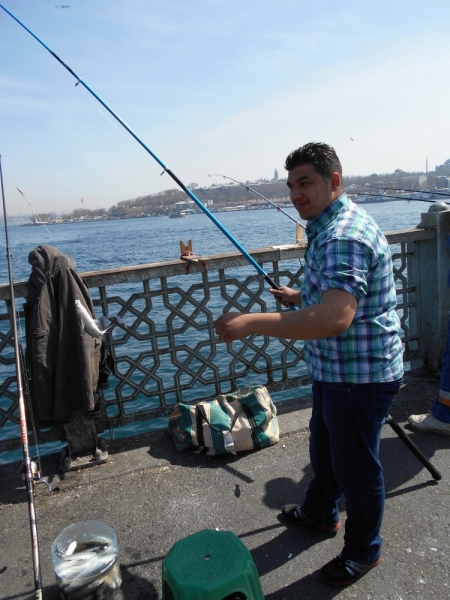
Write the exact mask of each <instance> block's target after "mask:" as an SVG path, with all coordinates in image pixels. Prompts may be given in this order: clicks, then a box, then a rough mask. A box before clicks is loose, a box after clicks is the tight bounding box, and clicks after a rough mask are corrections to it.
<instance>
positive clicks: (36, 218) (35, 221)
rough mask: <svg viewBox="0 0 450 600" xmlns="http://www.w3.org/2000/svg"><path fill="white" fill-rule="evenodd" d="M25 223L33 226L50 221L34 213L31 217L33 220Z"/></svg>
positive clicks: (46, 223)
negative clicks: (43, 219)
mask: <svg viewBox="0 0 450 600" xmlns="http://www.w3.org/2000/svg"><path fill="white" fill-rule="evenodd" d="M25 225H29V226H31V227H33V226H35V225H48V221H41V218H40V217H39V216H38V215H33V216H32V217H31V221H28V223H25Z"/></svg>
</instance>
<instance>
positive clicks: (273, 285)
mask: <svg viewBox="0 0 450 600" xmlns="http://www.w3.org/2000/svg"><path fill="white" fill-rule="evenodd" d="M0 8H2V9H3V10H4V11H5V12H6V13H7V14H8V15H9V16H10V17H11V18H12V19H14V21H16V23H18V24H19V25H20V26H21V27H23V29H25V31H28V33H29V34H30V35H31V36H32V37H34V39H35V40H36V41H37V42H39V43H40V44H41V45H42V46H43V47H44V48H45V49H46V50H48V52H50V54H51V55H52V56H53V57H54V58H56V60H57V61H58V62H59V63H60V64H61V65H62V66H63V67H64V68H65V69H67V71H69V73H70V74H71V75H73V76H74V77H75V79H76V80H77V82H76V84H75V86H77V85H78V84H81V85H82V86H83V87H84V88H85V89H86V90H87V91H88V92H89V93H91V94H92V95H93V96H94V98H96V100H98V101H99V102H100V104H101V105H102V106H103V107H104V108H105V109H106V110H107V111H108V112H109V113H110V114H111V115H112V116H113V117H114V118H115V119H116V120H117V121H118V122H119V123H120V124H121V125H122V127H124V128H125V129H126V130H127V131H128V133H129V134H130V135H131V136H132V137H133V138H134V139H135V140H136V141H137V142H138V143H139V144H140V145H141V146H142V147H143V148H144V150H146V152H148V153H149V154H150V156H152V158H153V159H154V160H155V161H156V162H157V163H158V164H159V165H160V166H161V167H162V168H163V172H162V173H161V175H162V174H163V173H167V175H169V176H170V177H171V178H172V179H173V180H174V181H175V183H176V184H178V185H179V187H180V188H181V189H182V190H183V192H185V193H186V194H187V195H188V196H189V197H190V198H191V199H192V200H193V201H194V202H195V203H196V204H197V206H198V207H199V208H200V209H201V210H202V211H203V212H204V213H205V214H206V215H207V216H208V217H209V218H210V219H211V221H212V222H213V223H214V224H215V225H216V226H217V227H218V228H219V229H220V231H221V232H222V233H223V234H224V235H226V237H227V238H228V239H229V240H230V242H231V243H232V244H234V246H236V248H237V249H238V250H239V252H240V253H241V254H242V255H243V256H244V257H245V258H246V259H247V260H248V262H249V263H250V264H251V265H252V266H253V267H255V269H256V270H257V271H258V273H259V274H260V275H261V276H262V277H263V278H264V279H265V281H266V282H267V283H268V284H269V285H270V287H271V288H273V289H276V290H279V289H280V286H279V285H277V284H276V283H275V282H274V281H273V279H272V278H271V277H270V276H269V275H268V274H267V273H266V271H264V269H263V268H262V267H261V265H259V264H258V263H257V262H256V260H255V259H254V258H253V257H252V256H250V254H249V253H248V252H247V251H246V250H245V248H243V246H241V244H240V243H239V242H238V241H237V240H236V239H235V238H234V237H233V236H232V235H231V233H230V232H229V231H228V230H227V229H226V228H225V227H224V226H223V225H222V224H221V223H220V221H219V220H218V219H216V217H215V216H214V215H213V214H212V213H211V212H210V211H209V210H208V209H207V208H206V206H205V205H204V204H203V203H202V202H201V201H200V200H199V199H198V198H197V196H195V194H193V193H192V192H191V190H190V189H189V188H187V187H186V186H185V185H184V183H183V182H182V181H181V180H180V179H179V178H178V177H177V176H176V175H175V173H173V172H172V171H171V170H170V169H169V168H168V167H167V166H166V165H165V164H164V162H163V161H162V160H161V159H160V158H159V157H158V156H157V155H156V154H155V153H154V152H153V151H152V150H150V148H149V147H148V146H147V145H146V144H145V143H144V142H143V141H142V140H141V138H139V137H138V136H137V135H136V134H135V133H134V131H133V130H132V129H131V128H130V127H128V125H127V124H126V123H125V122H124V121H123V120H122V119H121V118H120V117H119V116H118V115H117V114H116V113H115V112H114V111H113V110H112V109H111V108H110V107H109V106H108V105H107V104H106V102H104V101H103V100H102V99H101V98H100V96H98V95H97V94H96V93H95V92H94V90H93V89H92V88H90V87H89V86H88V85H87V84H86V83H85V82H84V81H83V80H82V79H81V78H80V77H79V76H78V75H77V74H76V73H75V72H74V71H73V70H72V69H71V68H70V67H69V66H68V65H66V63H65V62H63V61H62V60H61V59H60V58H59V56H57V55H56V54H55V53H54V52H53V50H51V49H50V48H49V47H48V46H47V45H46V44H45V43H44V42H43V41H42V40H41V39H39V38H38V36H37V35H35V34H34V33H33V32H32V31H31V29H28V27H26V25H24V24H23V23H22V22H21V21H20V20H19V19H18V18H17V17H15V16H14V15H13V14H12V13H11V12H10V11H9V10H7V9H6V8H5V7H4V6H3V5H2V4H0ZM292 308H293V309H294V310H296V307H292Z"/></svg>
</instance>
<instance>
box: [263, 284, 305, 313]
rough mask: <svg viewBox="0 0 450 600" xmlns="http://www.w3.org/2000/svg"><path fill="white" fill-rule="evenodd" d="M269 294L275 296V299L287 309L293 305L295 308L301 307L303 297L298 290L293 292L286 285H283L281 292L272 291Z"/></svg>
mask: <svg viewBox="0 0 450 600" xmlns="http://www.w3.org/2000/svg"><path fill="white" fill-rule="evenodd" d="M269 292H270V293H271V294H273V295H274V296H275V298H276V299H277V300H278V301H279V302H281V304H282V305H283V306H285V307H286V308H290V306H291V304H293V305H294V306H301V304H302V295H301V293H300V292H299V291H298V290H293V289H292V288H290V287H287V286H286V285H282V286H281V287H280V289H279V290H274V289H272V288H271V289H270V290H269Z"/></svg>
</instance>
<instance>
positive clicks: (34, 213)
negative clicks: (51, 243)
mask: <svg viewBox="0 0 450 600" xmlns="http://www.w3.org/2000/svg"><path fill="white" fill-rule="evenodd" d="M16 190H17V191H18V192H19V194H22V196H23V197H24V198H25V200H26V202H28V204H29V205H30V207H31V210H32V213H33V215H34V216H35V217H37V218H38V219H39V221H41V222H42V225H43V226H44V227H45V229H47V225H46V224H45V223H44V222H43V221H42V219H41V217H40V216H39V215H38V214H37V212H36V211H35V210H33V207H32V206H31V202H30V201H29V200H28V198H27V197H26V196H25V194H24V193H23V192H22V190H21V189H20V188H19V187H18V186H17V185H16ZM47 233H48V234H49V236H50V237H51V238H52V240H54V239H55V238H54V237H53V236H52V234H51V233H50V231H49V230H48V229H47Z"/></svg>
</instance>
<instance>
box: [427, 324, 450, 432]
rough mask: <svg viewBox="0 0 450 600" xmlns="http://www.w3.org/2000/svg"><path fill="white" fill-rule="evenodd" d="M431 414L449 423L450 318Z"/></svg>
mask: <svg viewBox="0 0 450 600" xmlns="http://www.w3.org/2000/svg"><path fill="white" fill-rule="evenodd" d="M431 413H432V415H433V416H434V417H435V418H436V419H438V420H439V421H442V422H444V423H450V318H449V320H448V322H447V338H446V340H445V347H444V356H443V357H442V367H441V379H440V382H439V394H438V397H437V398H436V401H435V403H434V404H433V405H432V407H431Z"/></svg>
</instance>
